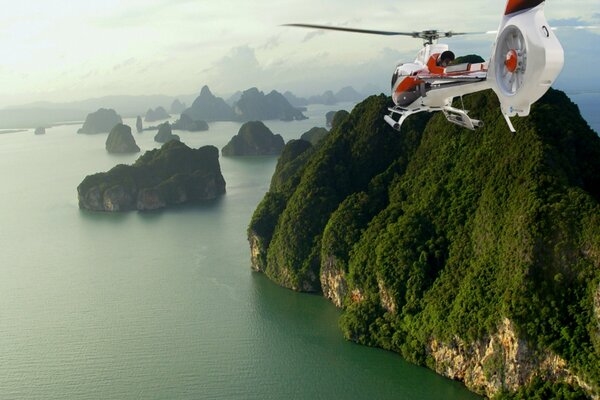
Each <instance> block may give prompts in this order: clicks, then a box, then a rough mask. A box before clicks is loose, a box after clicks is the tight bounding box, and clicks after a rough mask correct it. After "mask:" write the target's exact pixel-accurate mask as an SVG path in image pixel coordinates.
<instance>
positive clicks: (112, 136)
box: [106, 124, 140, 153]
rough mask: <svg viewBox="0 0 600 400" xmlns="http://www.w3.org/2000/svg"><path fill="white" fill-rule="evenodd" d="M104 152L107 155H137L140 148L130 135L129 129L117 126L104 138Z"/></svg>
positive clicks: (121, 125)
mask: <svg viewBox="0 0 600 400" xmlns="http://www.w3.org/2000/svg"><path fill="white" fill-rule="evenodd" d="M106 151H108V152H109V153H137V152H139V151H140V148H139V147H138V145H137V144H136V143H135V139H134V138H133V135H132V134H131V127H129V126H128V125H123V124H117V125H115V126H114V128H112V130H111V131H110V133H109V134H108V137H107V138H106Z"/></svg>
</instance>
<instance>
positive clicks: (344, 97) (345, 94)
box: [335, 86, 367, 103]
mask: <svg viewBox="0 0 600 400" xmlns="http://www.w3.org/2000/svg"><path fill="white" fill-rule="evenodd" d="M365 97H367V96H365V95H363V94H361V93H358V92H357V91H356V90H354V88H353V87H352V86H346V87H343V88H341V89H340V90H339V91H338V92H337V93H336V94H335V99H336V100H337V101H338V102H346V103H350V102H353V103H358V102H359V101H362V100H364V99H365Z"/></svg>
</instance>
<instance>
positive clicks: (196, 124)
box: [172, 114, 208, 132]
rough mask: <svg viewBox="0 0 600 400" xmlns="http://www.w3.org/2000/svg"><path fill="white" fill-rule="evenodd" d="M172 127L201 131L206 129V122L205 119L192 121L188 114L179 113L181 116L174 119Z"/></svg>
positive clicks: (181, 129)
mask: <svg viewBox="0 0 600 400" xmlns="http://www.w3.org/2000/svg"><path fill="white" fill-rule="evenodd" d="M172 128H173V129H176V130H180V131H188V132H201V131H207V130H208V123H207V122H206V121H194V120H193V119H192V117H190V116H189V115H187V114H181V117H179V119H178V120H177V121H175V123H174V124H173V125H172Z"/></svg>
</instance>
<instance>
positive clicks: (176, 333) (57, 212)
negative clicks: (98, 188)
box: [0, 107, 477, 400]
mask: <svg viewBox="0 0 600 400" xmlns="http://www.w3.org/2000/svg"><path fill="white" fill-rule="evenodd" d="M326 111H328V108H326V107H311V108H310V109H309V112H308V114H309V115H310V116H311V119H310V120H308V121H300V122H291V123H290V122H288V123H286V122H267V125H268V126H269V127H270V128H271V129H272V130H273V131H274V132H275V133H281V134H282V135H283V136H284V138H285V139H286V140H288V139H291V138H298V137H299V136H300V134H301V133H303V132H305V131H306V130H308V129H309V128H310V127H312V126H315V125H321V126H322V125H323V124H324V117H323V115H324V113H325V112H326ZM125 122H126V123H128V124H129V125H130V126H135V121H134V120H133V119H131V120H127V121H125ZM78 128H79V127H78V126H59V127H53V128H49V129H48V130H47V133H46V135H40V136H34V135H33V133H32V132H26V133H12V134H4V135H0V176H1V182H2V184H1V185H0V222H1V230H0V398H1V399H200V398H202V399H285V398H289V399H342V398H345V399H436V400H437V399H450V400H451V399H475V398H477V397H476V396H474V395H473V394H471V393H470V392H468V391H467V390H466V389H465V388H464V387H463V386H462V385H461V384H459V383H457V382H453V381H450V380H447V379H444V378H442V377H440V376H437V375H436V374H434V373H433V372H431V371H429V370H427V369H424V368H420V367H416V366H413V365H411V364H408V363H406V362H404V361H403V360H402V359H401V358H400V357H399V356H398V355H396V354H393V353H389V352H385V351H382V350H378V349H372V348H367V347H362V346H358V345H354V344H352V343H349V342H346V341H345V340H344V339H343V338H342V335H341V332H340V330H339V328H338V326H337V319H338V317H339V311H338V310H337V309H336V308H335V307H334V306H333V305H331V304H330V303H329V302H328V301H326V300H324V299H323V298H322V297H319V296H315V295H306V294H298V293H295V292H292V291H289V290H286V289H282V288H280V287H278V286H276V285H274V284H273V283H271V282H270V281H268V280H267V279H266V278H265V277H264V276H262V275H260V274H255V273H252V272H251V271H250V261H249V259H250V255H249V248H248V243H247V240H246V228H247V225H248V222H249V220H250V217H251V214H252V212H253V210H254V208H255V207H256V205H257V204H258V202H259V201H260V199H261V198H262V196H263V195H264V193H265V191H266V190H267V188H268V185H269V181H270V178H271V175H272V173H273V171H274V168H275V164H276V159H275V158H273V157H251V158H221V168H222V171H223V175H224V177H225V180H226V182H227V194H226V195H225V196H224V197H222V198H221V199H219V200H217V201H214V202H211V203H206V204H203V205H200V206H186V207H180V208H175V209H170V210H166V211H160V212H153V213H138V212H130V213H124V214H104V213H89V212H83V211H80V210H79V209H78V207H77V198H76V187H77V185H78V184H79V183H80V182H81V180H82V179H83V178H84V177H85V175H87V174H90V173H95V172H99V171H105V170H108V169H109V168H111V167H112V166H114V165H115V164H117V163H131V162H133V161H134V160H135V159H136V158H137V157H138V156H139V154H136V155H125V156H115V155H109V154H107V153H106V151H105V150H104V142H105V140H106V135H90V136H88V135H78V134H76V133H75V132H76V131H77V129H78ZM238 128H239V124H236V123H228V122H220V123H214V124H211V126H210V131H208V132H198V133H188V132H176V133H177V134H179V135H180V136H181V138H182V140H183V141H184V142H185V143H187V144H188V145H190V146H193V147H198V146H200V145H204V144H214V145H216V146H217V147H219V148H221V147H222V146H223V145H225V143H226V142H227V141H228V140H229V139H230V138H231V136H232V135H234V134H235V133H237V130H238ZM154 134H155V132H144V133H141V134H135V138H136V140H137V142H138V145H139V146H140V147H141V148H142V151H145V150H148V149H151V148H155V147H157V146H158V144H156V143H154V141H153V136H154Z"/></svg>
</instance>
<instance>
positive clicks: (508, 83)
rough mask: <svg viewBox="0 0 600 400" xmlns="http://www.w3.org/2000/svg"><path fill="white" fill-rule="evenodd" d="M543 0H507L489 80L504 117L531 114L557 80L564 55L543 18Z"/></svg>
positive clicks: (490, 67) (495, 44)
mask: <svg viewBox="0 0 600 400" xmlns="http://www.w3.org/2000/svg"><path fill="white" fill-rule="evenodd" d="M544 4H545V1H544V0H508V2H507V5H506V9H505V12H504V16H503V18H502V21H501V23H500V27H499V29H498V36H497V37H496V42H495V43H494V47H493V49H492V57H491V59H490V63H489V71H488V80H489V81H490V82H491V86H492V89H493V90H494V92H496V94H497V95H498V98H499V99H500V107H501V109H502V114H504V115H505V116H509V117H513V116H516V115H518V116H521V117H524V116H526V115H529V110H530V107H531V104H533V103H534V102H535V101H537V100H538V99H539V98H540V97H542V96H543V95H544V93H546V91H547V90H548V89H549V88H550V86H551V85H552V83H553V82H554V81H555V79H556V78H557V77H558V74H559V73H560V71H561V70H562V67H563V63H564V52H563V48H562V46H561V45H560V42H559V41H558V39H557V38H556V35H555V34H554V32H553V31H552V29H551V28H550V26H549V25H548V21H547V20H546V17H545V15H544Z"/></svg>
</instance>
